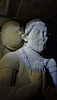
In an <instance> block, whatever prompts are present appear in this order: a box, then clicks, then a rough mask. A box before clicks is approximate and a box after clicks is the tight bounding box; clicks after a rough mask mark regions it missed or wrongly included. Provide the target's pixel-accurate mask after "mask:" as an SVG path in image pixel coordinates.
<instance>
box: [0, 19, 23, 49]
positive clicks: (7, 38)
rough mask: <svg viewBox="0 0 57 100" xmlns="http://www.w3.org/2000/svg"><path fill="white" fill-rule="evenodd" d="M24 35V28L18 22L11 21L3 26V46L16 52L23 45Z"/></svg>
mask: <svg viewBox="0 0 57 100" xmlns="http://www.w3.org/2000/svg"><path fill="white" fill-rule="evenodd" d="M23 33H24V27H21V26H20V24H19V23H18V22H16V21H9V22H7V23H6V24H4V25H3V27H2V31H1V39H2V43H3V45H5V46H6V47H7V48H9V49H11V50H16V49H18V48H20V47H21V46H22V45H23V39H22V38H21V35H22V34H23Z"/></svg>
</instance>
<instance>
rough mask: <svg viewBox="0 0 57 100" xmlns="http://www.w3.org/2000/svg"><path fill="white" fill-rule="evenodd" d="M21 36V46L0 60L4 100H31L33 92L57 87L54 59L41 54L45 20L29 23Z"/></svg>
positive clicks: (44, 36) (0, 96)
mask: <svg viewBox="0 0 57 100" xmlns="http://www.w3.org/2000/svg"><path fill="white" fill-rule="evenodd" d="M22 38H23V39H24V41H25V43H24V45H23V46H22V47H21V48H20V49H18V50H17V51H15V52H11V53H8V54H6V55H5V56H3V58H2V59H1V61H0V86H1V85H2V89H1V91H2V92H0V98H2V99H3V97H2V95H3V96H4V95H5V97H4V99H5V100H19V99H20V100H27V99H28V100H30V99H31V98H32V97H33V96H34V95H35V94H37V95H38V94H40V93H45V92H46V91H47V88H48V86H50V87H53V88H55V87H56V86H57V77H56V75H57V67H56V62H55V60H54V59H53V58H51V59H47V58H44V57H42V56H41V55H40V54H41V52H42V51H43V50H44V49H45V44H46V41H47V40H48V37H47V27H46V26H45V23H43V22H42V21H33V22H31V23H29V24H28V25H27V27H26V28H25V34H24V35H22ZM3 86H4V87H3ZM4 90H5V91H6V92H4ZM47 97H48V95H47ZM38 99H39V98H38ZM41 100H42V99H41ZM52 100H54V98H53V97H52Z"/></svg>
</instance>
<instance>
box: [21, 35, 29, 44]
mask: <svg viewBox="0 0 57 100" xmlns="http://www.w3.org/2000/svg"><path fill="white" fill-rule="evenodd" d="M22 39H23V40H24V41H25V42H28V36H27V35H26V34H24V35H22Z"/></svg>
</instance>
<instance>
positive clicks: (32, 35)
mask: <svg viewBox="0 0 57 100" xmlns="http://www.w3.org/2000/svg"><path fill="white" fill-rule="evenodd" d="M23 37H24V40H25V41H26V42H27V43H28V45H29V46H30V47H31V48H32V49H33V50H35V51H36V52H38V53H41V52H42V51H43V49H44V47H45V44H46V41H47V39H48V38H47V27H46V26H45V23H43V22H42V21H33V22H31V23H30V24H29V25H28V26H27V27H26V29H25V35H24V36H23Z"/></svg>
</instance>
